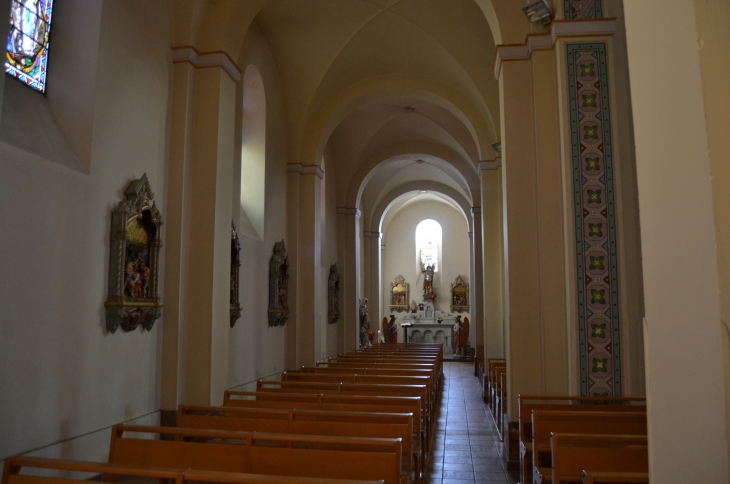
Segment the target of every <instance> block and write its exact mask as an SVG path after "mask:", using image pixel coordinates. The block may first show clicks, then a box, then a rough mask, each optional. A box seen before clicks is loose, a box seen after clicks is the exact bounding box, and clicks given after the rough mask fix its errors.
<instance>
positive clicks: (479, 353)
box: [474, 345, 484, 391]
mask: <svg viewBox="0 0 730 484" xmlns="http://www.w3.org/2000/svg"><path fill="white" fill-rule="evenodd" d="M475 355H476V357H475V358H474V376H475V377H477V380H479V386H481V387H482V391H484V345H477V350H476V353H475Z"/></svg>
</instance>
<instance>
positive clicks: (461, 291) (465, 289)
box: [451, 276, 469, 313]
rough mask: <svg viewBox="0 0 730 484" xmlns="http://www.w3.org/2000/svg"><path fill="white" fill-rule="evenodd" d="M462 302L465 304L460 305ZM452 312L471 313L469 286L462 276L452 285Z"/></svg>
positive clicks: (457, 277)
mask: <svg viewBox="0 0 730 484" xmlns="http://www.w3.org/2000/svg"><path fill="white" fill-rule="evenodd" d="M457 297H458V298H459V299H456V298H457ZM462 297H463V300H462V299H461V298H462ZM461 302H463V304H459V303H461ZM454 303H457V304H454ZM451 312H452V313H461V312H467V313H468V312H469V284H468V283H467V282H466V281H464V279H463V278H462V277H461V276H456V280H455V281H454V282H452V283H451Z"/></svg>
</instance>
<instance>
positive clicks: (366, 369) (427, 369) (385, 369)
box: [292, 363, 439, 389]
mask: <svg viewBox="0 0 730 484" xmlns="http://www.w3.org/2000/svg"><path fill="white" fill-rule="evenodd" d="M298 372H301V373H355V374H361V375H384V376H388V375H394V376H427V377H430V378H431V381H432V382H433V383H432V384H433V385H434V388H436V389H437V388H438V385H439V379H438V373H437V372H436V368H435V367H434V366H433V365H422V366H421V365H408V366H402V365H399V364H391V365H386V364H382V363H379V364H371V365H366V364H362V365H354V364H344V363H333V364H331V365H327V363H323V364H321V365H317V366H314V367H306V366H303V367H301V368H300V369H299V370H298ZM292 373H296V372H292Z"/></svg>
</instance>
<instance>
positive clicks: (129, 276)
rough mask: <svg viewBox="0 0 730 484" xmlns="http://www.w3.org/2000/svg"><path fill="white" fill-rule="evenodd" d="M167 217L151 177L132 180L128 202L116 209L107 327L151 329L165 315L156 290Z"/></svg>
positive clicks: (113, 225)
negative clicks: (159, 202) (157, 201)
mask: <svg viewBox="0 0 730 484" xmlns="http://www.w3.org/2000/svg"><path fill="white" fill-rule="evenodd" d="M161 227H162V216H161V215H160V212H159V210H157V206H156V205H155V202H154V195H153V193H152V190H151V188H150V184H149V181H148V180H147V174H146V173H145V174H144V175H142V178H139V179H137V180H132V181H131V182H130V183H129V185H128V186H127V189H126V190H125V191H124V199H123V200H122V201H121V202H119V205H117V207H116V208H115V209H114V210H113V211H112V227H111V246H110V251H109V285H108V298H107V301H106V302H105V303H104V306H105V309H106V329H107V331H109V332H110V333H114V332H116V330H117V329H118V328H119V326H121V327H122V329H123V330H124V331H134V330H135V329H137V326H139V325H140V324H141V325H142V327H143V328H144V329H146V330H147V331H150V330H151V329H152V326H153V325H154V323H155V321H156V320H157V319H158V318H159V317H160V316H162V300H161V299H160V295H159V293H158V290H157V286H158V274H159V272H158V271H159V261H160V248H161V247H162V240H161V238H160V228H161Z"/></svg>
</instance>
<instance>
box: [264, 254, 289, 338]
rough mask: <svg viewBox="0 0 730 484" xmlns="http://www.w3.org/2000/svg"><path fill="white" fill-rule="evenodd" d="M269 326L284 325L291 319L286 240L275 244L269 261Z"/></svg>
mask: <svg viewBox="0 0 730 484" xmlns="http://www.w3.org/2000/svg"><path fill="white" fill-rule="evenodd" d="M268 314H269V326H284V324H286V321H287V319H289V262H288V261H287V256H286V246H285V245H284V240H282V241H281V242H277V243H276V244H274V254H273V255H272V256H271V261H270V262H269V311H268Z"/></svg>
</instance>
